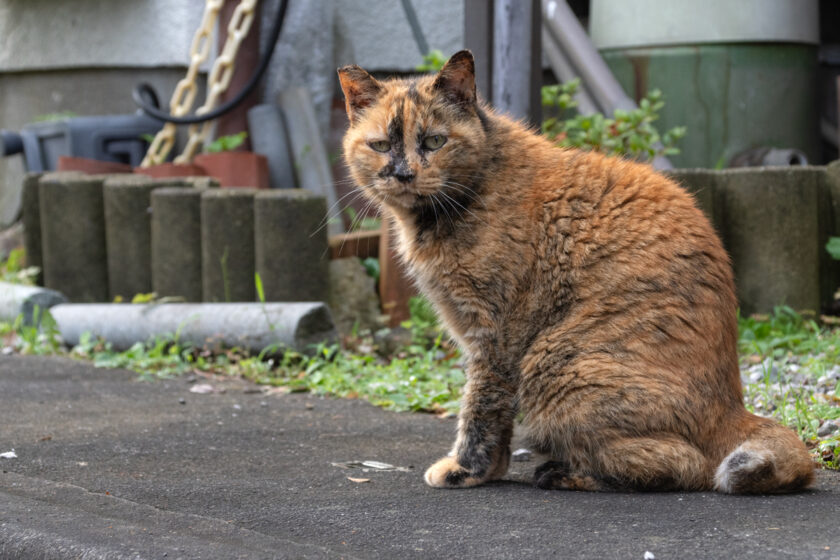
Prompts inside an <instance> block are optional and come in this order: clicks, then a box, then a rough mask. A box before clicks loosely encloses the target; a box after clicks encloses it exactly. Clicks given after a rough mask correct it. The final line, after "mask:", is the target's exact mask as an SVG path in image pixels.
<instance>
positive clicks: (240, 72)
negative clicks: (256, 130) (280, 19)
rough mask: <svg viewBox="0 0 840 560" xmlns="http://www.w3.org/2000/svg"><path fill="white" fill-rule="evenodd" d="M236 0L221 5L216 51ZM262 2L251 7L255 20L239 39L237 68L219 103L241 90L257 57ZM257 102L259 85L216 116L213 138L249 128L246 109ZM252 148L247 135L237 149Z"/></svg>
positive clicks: (237, 0) (254, 66)
mask: <svg viewBox="0 0 840 560" xmlns="http://www.w3.org/2000/svg"><path fill="white" fill-rule="evenodd" d="M237 4H239V0H226V1H225V4H224V6H223V7H222V9H221V11H220V12H219V39H218V47H217V49H218V52H219V53H221V52H222V48H224V45H225V41H227V28H228V24H229V23H230V18H231V16H232V15H233V11H234V10H235V9H236V6H237ZM261 7H262V5H261V4H260V3H259V2H258V3H257V5H256V7H255V8H254V23H253V24H252V25H251V29H250V30H249V31H248V36H247V37H245V39H244V40H243V41H242V44H241V45H240V46H239V52H238V53H237V55H236V67H235V70H234V72H233V78H232V79H231V82H230V87H229V88H228V89H227V91H226V92H225V93H223V94H222V95H221V98H220V100H219V104H220V105H221V104H222V103H224V102H225V101H227V100H228V99H230V98H232V97H233V96H235V95H236V94H237V93H239V91H240V90H241V89H242V86H244V85H245V84H246V83H247V82H248V79H249V78H250V77H251V74H253V73H254V70H255V69H256V67H257V65H258V64H259V60H260V21H261V19H260V9H261ZM272 47H274V45H268V46H267V47H266V48H272ZM259 102H260V88H255V89H254V91H252V92H251V93H250V94H249V95H248V97H246V98H245V99H243V100H242V103H240V104H239V105H238V106H236V107H235V108H233V109H231V110H230V111H229V112H227V113H226V114H224V115H222V116H221V117H219V119H218V121H217V122H216V138H218V137H219V136H227V135H229V134H237V133H239V132H242V131H243V130H246V131H247V130H248V109H250V108H251V107H253V106H255V105H257V104H258V103H259ZM250 150H251V142H250V140H249V139H248V138H246V139H245V142H243V143H242V145H240V146H239V148H237V151H241V152H245V151H250Z"/></svg>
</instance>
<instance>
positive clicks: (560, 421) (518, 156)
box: [339, 51, 813, 493]
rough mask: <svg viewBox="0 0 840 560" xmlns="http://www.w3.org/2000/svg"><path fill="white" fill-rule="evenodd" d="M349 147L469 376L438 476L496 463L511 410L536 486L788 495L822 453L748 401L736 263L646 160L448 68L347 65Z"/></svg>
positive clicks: (430, 475)
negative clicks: (569, 130)
mask: <svg viewBox="0 0 840 560" xmlns="http://www.w3.org/2000/svg"><path fill="white" fill-rule="evenodd" d="M339 78H340V81H341V85H342V88H343V90H344V93H345V98H346V102H347V110H348V114H349V116H350V121H351V126H350V128H349V130H348V131H347V134H346V136H345V140H344V156H345V159H346V163H347V165H348V167H349V169H350V171H351V174H352V176H353V178H354V180H355V181H356V182H357V183H358V185H359V186H360V188H361V189H363V191H364V193H365V194H366V195H367V196H368V197H370V198H371V199H372V200H374V201H376V202H377V203H378V204H379V205H380V206H381V209H382V212H383V214H384V215H385V216H386V217H387V218H388V219H389V221H390V222H391V225H392V227H393V230H394V231H395V234H396V237H397V239H398V247H399V251H400V254H401V255H402V258H403V259H404V261H405V264H406V265H407V268H408V270H409V271H410V273H411V274H412V275H413V277H414V279H415V280H416V282H417V284H418V285H419V287H420V289H421V290H422V292H423V293H424V294H425V295H426V296H427V297H428V298H429V299H430V300H431V301H432V303H433V304H434V306H435V307H436V309H437V310H438V312H439V314H440V317H441V319H442V321H443V322H444V324H445V326H446V328H447V329H448V331H449V332H450V333H451V335H452V336H453V337H454V338H455V339H456V341H457V343H458V344H459V345H460V347H461V348H462V350H463V352H464V355H465V357H466V361H467V384H466V387H465V392H464V395H463V399H462V411H461V414H460V417H459V422H458V431H457V437H456V440H455V444H454V447H453V449H452V451H451V452H450V454H449V455H447V456H446V457H444V458H443V459H441V460H440V461H438V462H437V463H435V464H433V465H432V466H431V467H430V468H429V469H428V470H427V471H426V474H425V480H426V482H427V483H428V484H429V485H430V486H433V487H442V488H461V487H468V486H475V485H478V484H482V483H484V482H487V481H492V480H496V479H499V478H501V477H502V476H504V474H505V472H506V470H507V468H508V461H509V457H510V449H509V443H510V439H511V433H512V429H513V423H514V419H515V417H516V416H517V414H519V413H521V414H522V416H523V424H524V426H525V427H526V428H527V430H528V432H529V434H530V438H531V440H532V443H533V445H534V446H535V448H537V449H539V450H540V451H541V452H543V453H547V454H549V455H550V456H551V457H552V458H553V460H552V461H550V462H549V463H546V465H544V466H542V467H541V468H539V469H538V470H537V472H536V473H535V483H536V484H537V485H538V486H540V487H544V488H565V489H579V490H606V489H622V490H671V489H684V490H709V489H717V490H719V491H722V492H730V493H750V492H786V491H793V490H798V489H801V488H804V487H806V486H807V485H808V484H809V483H810V482H811V480H812V477H813V463H812V461H811V460H810V458H809V455H808V453H807V451H806V449H805V447H804V445H803V444H802V442H801V441H800V440H799V439H798V438H797V437H796V435H795V434H794V433H793V432H792V431H790V430H788V429H786V428H784V427H782V426H780V425H778V424H776V423H774V422H772V421H770V420H766V419H762V418H759V417H756V416H753V415H751V414H749V413H748V412H747V411H746V410H745V409H744V406H743V402H742V393H741V385H740V376H739V371H738V362H737V354H736V337H737V325H736V315H735V311H736V299H735V294H734V287H733V279H732V272H731V267H730V264H729V260H728V257H727V255H726V253H725V252H724V250H723V248H722V246H721V244H720V241H719V240H718V238H717V236H716V235H715V232H714V231H713V229H712V227H711V226H710V224H709V222H708V220H707V219H706V218H705V217H704V216H703V214H702V212H701V211H700V210H698V208H697V207H696V206H695V203H694V201H693V199H692V198H691V196H690V195H688V194H687V193H686V192H685V191H683V190H682V189H681V188H680V187H678V186H677V185H676V184H674V183H673V182H672V181H670V180H669V179H667V178H665V177H663V176H661V175H659V174H657V173H656V172H655V171H654V170H653V169H652V168H651V167H649V166H647V165H643V164H639V163H635V162H631V161H626V160H623V159H619V158H608V157H604V156H602V155H599V154H597V153H590V152H581V151H576V150H564V149H559V148H557V147H555V146H554V145H553V144H551V143H550V142H549V141H548V140H546V139H545V138H544V137H542V136H540V135H538V134H535V133H534V132H533V131H532V130H529V129H528V128H527V127H525V126H523V125H522V124H521V123H518V122H514V121H512V120H510V119H508V118H507V117H505V116H503V115H501V114H497V113H495V112H494V111H493V110H492V109H491V108H489V107H488V106H487V105H486V104H484V103H483V102H482V101H481V100H479V99H477V98H476V92H475V77H474V64H473V58H472V55H471V54H470V53H469V52H468V51H461V52H459V53H457V54H455V55H454V56H453V57H452V58H451V59H450V61H449V62H448V63H447V65H446V66H445V67H444V68H443V70H441V72H440V73H438V74H437V75H433V76H424V77H418V78H415V79H393V80H388V81H379V80H376V79H374V78H373V77H371V76H370V75H369V74H368V73H367V72H365V71H364V70H362V69H361V68H359V67H357V66H349V67H345V68H342V69H340V70H339Z"/></svg>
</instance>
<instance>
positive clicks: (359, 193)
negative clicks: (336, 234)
mask: <svg viewBox="0 0 840 560" xmlns="http://www.w3.org/2000/svg"><path fill="white" fill-rule="evenodd" d="M372 184H373V183H371V185H372ZM371 185H365V186H364V187H360V189H357V190H352V191H350V192H349V193H347V194H345V195H344V196H342V197H341V198H339V199H338V200H336V201H335V202H334V203H333V204H332V206H330V207H329V209H327V213H326V214H325V216H324V219H323V220H321V221H320V222H319V223H318V227H317V228H316V229H315V231H313V232H312V233H311V234H310V235H309V237H314V236H315V235H317V234H318V233H319V232H320V231H321V230H322V229H324V228H325V227H327V226H328V225H329V223H330V220H334V219H336V218H338V219H341V212H342V211H339V212H336V213H335V214H333V215H330V213H331V212H332V211H333V209H334V208H335V207H336V206H338V205H339V204H340V203H341V202H342V201H343V200H345V199H346V198H347V197H349V196H351V195H354V196H353V199H352V200H351V201H350V203H349V204H348V205H347V206H346V207H345V209H346V208H349V207H350V205H351V204H353V203H354V202H355V201H356V199H357V198H358V197H360V196H362V191H361V189H362V188H367V187H369V186H371Z"/></svg>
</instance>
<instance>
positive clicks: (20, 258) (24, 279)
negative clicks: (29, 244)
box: [0, 248, 41, 285]
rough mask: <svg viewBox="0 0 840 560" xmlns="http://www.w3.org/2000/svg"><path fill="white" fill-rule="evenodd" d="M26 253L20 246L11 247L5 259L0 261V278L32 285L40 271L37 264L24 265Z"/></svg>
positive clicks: (5, 280)
mask: <svg viewBox="0 0 840 560" xmlns="http://www.w3.org/2000/svg"><path fill="white" fill-rule="evenodd" d="M25 264H26V253H25V252H24V250H23V249H22V248H17V249H12V250H11V251H10V252H9V256H8V257H6V260H5V261H3V262H1V263H0V280H2V281H3V282H10V283H12V284H27V285H33V284H34V283H35V278H36V277H37V276H38V273H39V272H40V271H41V269H40V268H38V267H37V266H25Z"/></svg>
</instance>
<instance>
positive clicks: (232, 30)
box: [175, 0, 257, 163]
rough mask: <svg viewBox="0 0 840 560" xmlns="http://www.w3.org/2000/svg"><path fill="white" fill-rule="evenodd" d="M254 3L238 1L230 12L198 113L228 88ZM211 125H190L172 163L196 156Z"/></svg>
mask: <svg viewBox="0 0 840 560" xmlns="http://www.w3.org/2000/svg"><path fill="white" fill-rule="evenodd" d="M256 6H257V0H241V2H239V4H238V5H237V6H236V9H235V10H234V11H233V15H232V16H231V18H230V22H229V23H228V28H227V33H228V35H227V41H225V46H224V48H223V49H222V53H221V54H220V55H219V56H218V58H216V61H215V62H214V63H213V68H212V69H211V70H210V75H209V76H208V78H207V99H206V100H205V101H204V105H202V106H201V107H199V108H198V109H197V110H196V114H197V115H203V114H204V113H207V112H208V111H212V110H213V108H214V107H215V106H216V105H217V104H218V103H219V98H220V97H221V96H222V94H224V93H225V92H226V91H227V89H228V87H230V81H231V80H232V79H233V73H234V70H235V66H234V61H235V60H236V53H237V52H238V51H239V46H240V45H241V44H242V41H243V40H244V39H245V37H247V36H248V31H250V29H251V23H253V21H254V10H255V8H256ZM212 126H213V121H206V122H203V123H200V124H193V125H190V129H189V130H190V138H189V140H188V141H187V145H186V146H185V147H184V151H183V152H182V153H181V155H180V156H178V157H177V158H175V163H189V162H190V161H192V158H193V157H195V154H196V153H197V152H198V150H199V149H201V146H203V145H204V142H205V140H206V139H207V136H208V135H209V134H210V129H211V128H212Z"/></svg>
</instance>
